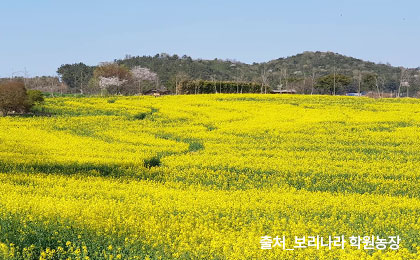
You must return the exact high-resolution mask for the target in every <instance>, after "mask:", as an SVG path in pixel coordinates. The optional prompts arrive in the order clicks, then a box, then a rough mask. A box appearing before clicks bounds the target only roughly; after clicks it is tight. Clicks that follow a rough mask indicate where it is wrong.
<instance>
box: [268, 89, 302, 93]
mask: <svg viewBox="0 0 420 260" xmlns="http://www.w3.org/2000/svg"><path fill="white" fill-rule="evenodd" d="M270 93H271V94H296V93H297V91H296V90H294V89H281V90H278V89H273V90H271V91H270Z"/></svg>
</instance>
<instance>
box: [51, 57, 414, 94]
mask: <svg viewBox="0 0 420 260" xmlns="http://www.w3.org/2000/svg"><path fill="white" fill-rule="evenodd" d="M114 62H115V63H117V64H120V65H125V66H126V67H128V68H133V67H135V66H141V67H144V68H148V69H150V70H151V71H152V72H154V73H156V74H157V75H158V77H159V80H160V83H161V84H162V85H163V86H165V87H166V88H168V89H169V90H172V91H174V89H175V85H176V81H177V79H179V78H182V79H192V80H194V79H202V80H214V81H253V82H264V84H266V85H269V86H270V87H271V88H272V89H280V88H283V89H284V88H288V89H290V88H293V89H295V90H297V92H298V93H311V92H313V91H314V89H313V86H314V85H315V84H316V82H317V81H318V80H319V78H321V77H324V76H326V75H329V74H334V73H335V74H342V75H345V76H347V77H349V78H350V84H348V85H347V86H346V87H345V88H342V89H340V90H339V92H338V93H345V92H354V91H356V90H357V89H358V87H359V85H360V87H361V90H364V91H369V90H373V89H380V90H381V91H382V92H395V91H397V89H399V88H400V87H401V86H402V85H403V86H404V87H405V88H404V89H403V88H401V91H402V92H404V93H406V92H409V95H411V96H414V95H416V93H418V91H419V90H420V77H419V74H420V70H419V69H418V68H417V69H407V68H400V67H393V66H391V65H390V64H377V63H373V62H369V61H364V60H361V59H356V58H353V57H347V56H344V55H341V54H338V53H333V52H304V53H300V54H297V55H294V56H290V57H286V58H279V59H275V60H271V61H268V62H263V63H253V64H246V63H242V62H238V61H233V60H221V59H214V60H205V59H192V58H191V57H189V56H186V55H184V56H182V57H180V56H178V55H169V54H165V53H163V54H156V55H155V56H136V57H133V56H126V57H125V58H124V59H116V60H114ZM94 69H95V67H89V66H86V65H84V64H83V63H78V64H72V65H70V64H65V65H62V66H61V67H60V68H59V69H58V72H59V75H60V76H61V78H62V79H63V80H64V81H65V82H66V83H68V85H69V87H70V91H71V92H78V89H79V87H80V86H83V85H85V86H87V85H88V82H89V80H90V78H91V77H92V76H93V70H94ZM80 70H82V71H80ZM67 72H69V73H67ZM66 73H67V75H66V77H63V75H64V74H66ZM69 75H70V76H69ZM78 77H82V78H81V79H78ZM372 80H373V81H372ZM375 80H377V82H374V81H375ZM405 82H406V83H405ZM402 83H404V84H402ZM407 86H408V87H407ZM315 93H316V90H315ZM318 93H320V92H318Z"/></svg>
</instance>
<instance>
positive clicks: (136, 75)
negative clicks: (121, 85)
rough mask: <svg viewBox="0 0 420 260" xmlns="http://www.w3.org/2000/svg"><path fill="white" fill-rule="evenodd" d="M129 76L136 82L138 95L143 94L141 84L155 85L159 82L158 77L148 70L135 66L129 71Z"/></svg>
mask: <svg viewBox="0 0 420 260" xmlns="http://www.w3.org/2000/svg"><path fill="white" fill-rule="evenodd" d="M131 75H132V77H133V79H134V81H135V82H136V84H137V85H138V91H139V94H140V93H142V92H143V88H142V86H143V82H145V81H149V82H155V83H156V85H157V84H158V82H159V77H158V75H157V74H156V73H154V72H153V71H151V70H150V69H148V68H143V67H140V66H136V67H134V68H133V69H131Z"/></svg>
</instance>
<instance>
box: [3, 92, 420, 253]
mask: <svg viewBox="0 0 420 260" xmlns="http://www.w3.org/2000/svg"><path fill="white" fill-rule="evenodd" d="M38 109H39V110H43V112H44V113H45V114H46V115H45V116H34V117H18V116H15V117H4V118H0V129H1V131H0V259H417V258H419V257H420V253H419V252H420V245H418V241H419V239H420V235H419V234H420V218H419V216H420V182H419V178H420V173H419V170H418V169H420V154H419V153H418V148H419V147H420V131H418V129H419V127H420V115H419V113H420V102H419V101H418V100H416V99H368V98H361V97H338V96H337V97H331V96H300V95H282V96H276V95H258V94H230V95H229V94H215V95H190V96H164V97H159V98H154V97H107V98H103V97H89V98H74V97H66V98H50V99H47V100H46V104H45V105H44V106H43V107H42V108H38ZM47 115H48V116H47ZM317 235H318V236H323V237H328V236H345V237H347V238H348V237H351V236H362V237H363V236H382V237H388V236H399V238H401V241H400V243H399V248H398V250H392V249H389V248H387V249H385V250H376V249H375V250H364V249H363V248H362V249H358V248H355V247H350V246H346V247H344V248H343V249H342V248H332V249H329V248H328V247H321V248H319V249H318V248H314V247H311V248H302V249H297V250H293V251H287V250H282V249H281V248H273V249H271V250H263V249H261V243H260V242H261V239H262V237H264V236H271V237H275V236H285V237H286V238H288V239H293V238H294V237H295V236H317Z"/></svg>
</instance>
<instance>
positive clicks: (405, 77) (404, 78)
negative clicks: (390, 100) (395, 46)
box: [398, 67, 410, 97]
mask: <svg viewBox="0 0 420 260" xmlns="http://www.w3.org/2000/svg"><path fill="white" fill-rule="evenodd" d="M400 70H401V72H400V84H399V86H398V97H400V96H401V87H402V86H406V87H407V95H408V86H409V85H408V82H409V79H410V74H409V72H408V70H407V69H406V68H404V67H400Z"/></svg>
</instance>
